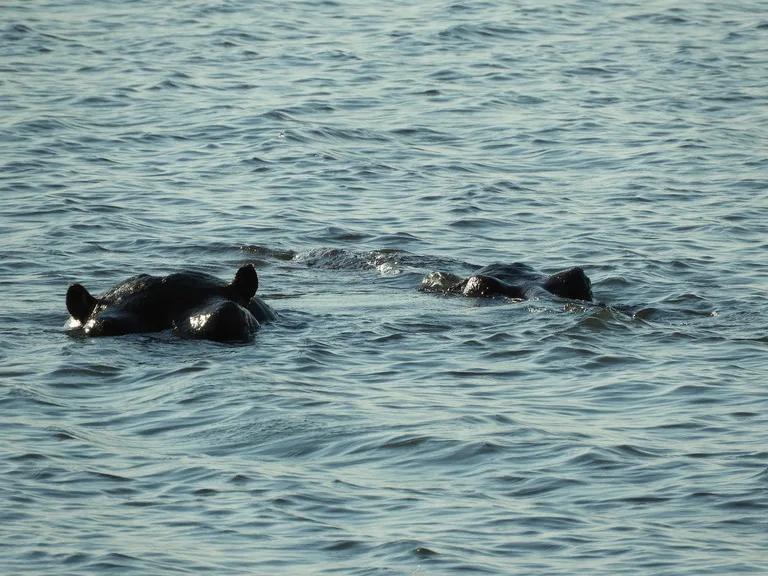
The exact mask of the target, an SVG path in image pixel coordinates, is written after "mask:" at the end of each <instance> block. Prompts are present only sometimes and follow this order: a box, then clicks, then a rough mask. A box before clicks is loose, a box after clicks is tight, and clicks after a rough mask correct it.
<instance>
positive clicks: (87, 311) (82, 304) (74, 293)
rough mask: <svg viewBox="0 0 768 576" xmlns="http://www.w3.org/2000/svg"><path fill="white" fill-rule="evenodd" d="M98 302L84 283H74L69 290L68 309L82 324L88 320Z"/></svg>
mask: <svg viewBox="0 0 768 576" xmlns="http://www.w3.org/2000/svg"><path fill="white" fill-rule="evenodd" d="M97 302H98V301H97V300H96V298H94V297H93V296H91V295H90V293H89V292H88V290H86V289H85V288H84V287H83V286H82V284H72V285H71V286H70V287H69V289H68V290H67V310H69V313H70V314H72V318H74V319H75V320H78V321H79V322H80V323H81V324H84V323H85V321H86V320H88V317H89V316H90V315H91V312H93V309H94V308H95V307H96V303H97Z"/></svg>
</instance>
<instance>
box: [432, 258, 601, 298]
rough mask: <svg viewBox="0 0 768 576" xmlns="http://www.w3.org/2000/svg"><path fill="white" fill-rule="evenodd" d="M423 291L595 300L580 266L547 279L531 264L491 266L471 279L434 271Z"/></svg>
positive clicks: (587, 279)
mask: <svg viewBox="0 0 768 576" xmlns="http://www.w3.org/2000/svg"><path fill="white" fill-rule="evenodd" d="M421 290H424V291H427V292H442V293H443V294H463V295H464V296H470V297H492V296H506V297H507V298H516V299H520V300H527V299H532V298H541V297H546V296H550V295H552V294H554V295H555V296H560V297H561V298H569V299H572V300H586V301H590V302H591V301H592V282H590V280H589V278H588V277H587V275H586V274H585V273H584V270H582V269H581V268H580V267H578V266H577V267H575V268H569V269H568V270H563V271H561V272H557V273H556V274H552V275H551V276H547V275H546V274H541V273H540V272H537V271H536V270H534V269H533V268H531V267H530V266H528V265H527V264H521V263H515V264H491V265H490V266H486V267H484V268H480V269H479V270H477V271H476V272H475V273H474V274H472V275H471V276H469V277H468V278H463V279H462V278H461V277H459V276H456V275H454V274H446V273H444V272H432V273H431V274H429V275H428V276H427V277H426V278H424V279H423V280H422V282H421Z"/></svg>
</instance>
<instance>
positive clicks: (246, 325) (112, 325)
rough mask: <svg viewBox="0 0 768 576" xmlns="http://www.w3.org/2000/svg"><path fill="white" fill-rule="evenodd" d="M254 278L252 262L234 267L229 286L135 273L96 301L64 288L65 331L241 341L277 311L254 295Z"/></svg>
mask: <svg viewBox="0 0 768 576" xmlns="http://www.w3.org/2000/svg"><path fill="white" fill-rule="evenodd" d="M258 287H259V277H258V275H257V274H256V269H255V268H254V267H253V265H252V264H246V265H245V266H242V267H240V269H239V270H238V271H237V273H236V274H235V278H234V280H232V282H229V283H227V282H224V281H222V280H219V279H218V278H216V277H215V276H211V275H210V274H205V273H202V272H189V271H184V272H177V273H175V274H169V275H168V276H150V275H148V274H140V275H138V276H133V277H131V278H128V279H127V280H125V281H123V282H120V283H119V284H117V285H116V286H114V287H113V288H111V289H110V290H108V291H107V292H105V293H104V294H103V295H102V296H101V297H99V298H96V297H94V296H92V295H91V294H90V293H89V292H88V290H86V289H85V288H84V287H83V286H82V285H81V284H72V285H71V286H70V287H69V289H68V290H67V298H66V302H67V310H68V311H69V313H70V314H71V315H72V320H70V322H69V323H68V327H69V328H74V329H77V330H80V331H81V332H82V333H83V334H85V335H86V336H118V335H121V334H135V333H145V332H160V331H163V330H169V329H171V330H173V331H174V332H175V333H176V334H178V335H180V336H183V337H187V338H202V339H207V340H215V341H217V342H247V341H249V340H251V338H252V336H253V333H254V332H255V331H256V330H258V329H259V327H260V326H261V324H262V323H264V322H271V321H273V320H276V319H277V313H276V312H275V311H274V310H273V309H272V308H270V306H269V305H267V304H266V303H265V302H264V301H263V300H262V299H261V298H259V297H258V296H256V290H257V289H258Z"/></svg>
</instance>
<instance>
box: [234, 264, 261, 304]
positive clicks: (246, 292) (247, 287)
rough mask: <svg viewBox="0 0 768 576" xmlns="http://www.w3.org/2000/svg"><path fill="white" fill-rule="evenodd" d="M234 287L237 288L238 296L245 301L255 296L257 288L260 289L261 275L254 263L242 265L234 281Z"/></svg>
mask: <svg viewBox="0 0 768 576" xmlns="http://www.w3.org/2000/svg"><path fill="white" fill-rule="evenodd" d="M232 288H234V289H235V292H236V293H237V295H238V297H239V298H242V299H243V301H245V302H248V301H249V300H250V299H251V298H253V296H254V294H256V290H258V289H259V276H258V275H257V274H256V268H254V267H253V264H246V265H245V266H241V267H240V269H239V270H238V271H237V273H236V274H235V279H234V280H233V281H232Z"/></svg>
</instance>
